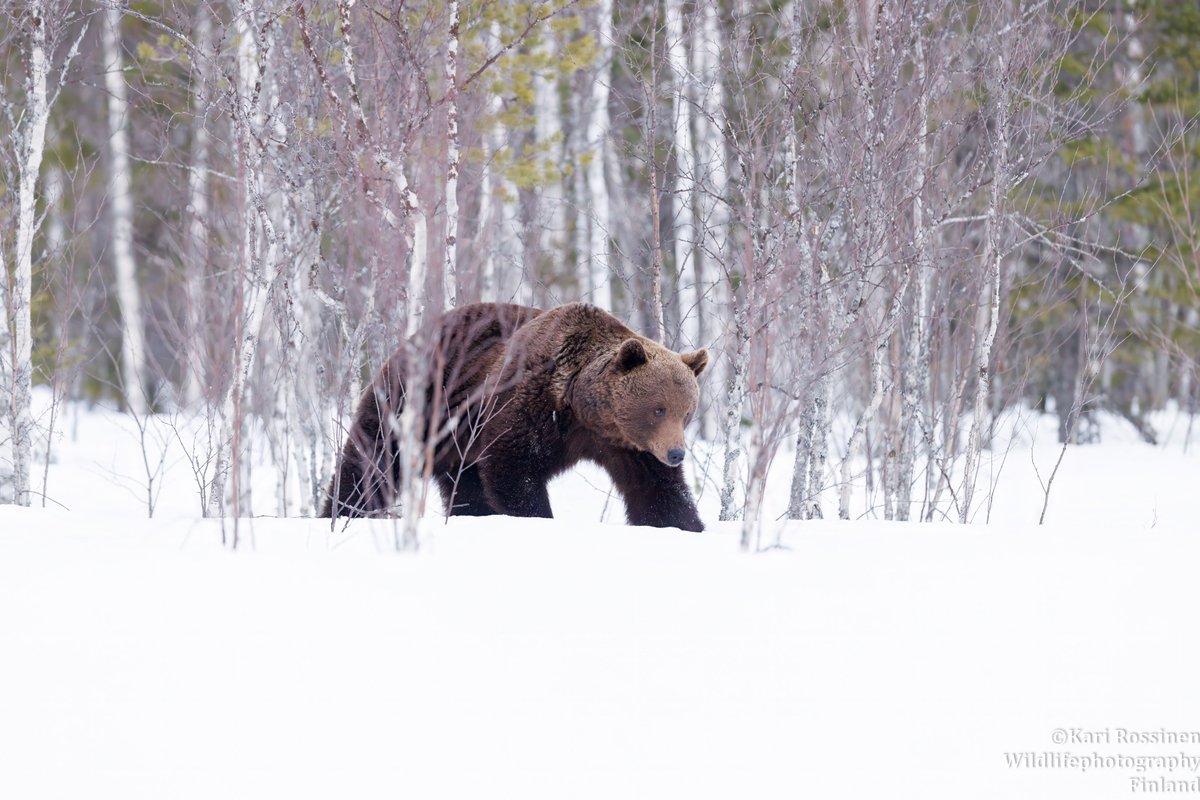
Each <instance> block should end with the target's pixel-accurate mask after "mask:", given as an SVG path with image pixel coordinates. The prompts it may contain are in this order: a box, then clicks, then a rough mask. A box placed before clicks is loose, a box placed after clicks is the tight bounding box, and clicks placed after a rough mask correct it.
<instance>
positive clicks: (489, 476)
mask: <svg viewBox="0 0 1200 800" xmlns="http://www.w3.org/2000/svg"><path fill="white" fill-rule="evenodd" d="M479 476H480V478H482V479H483V488H484V492H485V493H486V495H487V500H488V502H489V503H490V504H491V506H492V507H493V508H495V509H496V512H497V513H499V514H508V515H509V516H513V517H546V518H550V517H553V516H554V514H553V513H551V511H550V492H549V491H547V489H546V481H545V480H544V479H543V478H540V477H538V476H537V475H535V474H534V473H532V472H530V471H529V470H528V469H527V468H524V466H523V465H522V464H519V463H513V462H512V461H510V460H508V459H504V460H503V462H502V463H501V461H499V460H496V459H490V458H489V459H487V460H486V461H484V462H483V463H482V464H481V465H480V466H479Z"/></svg>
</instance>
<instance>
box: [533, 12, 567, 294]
mask: <svg viewBox="0 0 1200 800" xmlns="http://www.w3.org/2000/svg"><path fill="white" fill-rule="evenodd" d="M542 35H543V38H542V43H541V45H540V46H541V48H542V49H543V51H544V52H545V53H546V55H547V56H549V57H550V61H551V62H553V61H554V58H553V52H554V38H553V34H552V32H551V30H550V29H549V28H547V29H546V30H544V31H542ZM533 89H534V115H535V122H534V135H535V137H536V139H537V146H538V148H539V153H540V155H539V160H540V161H542V162H543V163H549V164H550V165H551V171H552V172H553V173H554V174H552V175H551V176H550V180H547V181H545V183H544V185H543V186H542V187H541V191H540V192H538V200H537V205H536V211H535V212H534V218H533V224H534V225H535V226H536V234H535V236H536V241H537V246H536V248H535V252H536V258H537V260H538V261H539V262H540V263H539V264H538V265H534V264H526V265H525V266H526V268H527V269H533V270H534V278H535V280H537V281H542V280H545V276H547V275H558V274H560V268H561V263H562V259H561V253H562V250H563V244H564V241H563V233H564V230H565V225H564V222H563V219H564V215H563V180H562V143H561V142H554V141H552V140H553V139H554V137H555V135H556V134H557V133H558V132H559V131H560V130H561V129H562V119H561V117H562V113H561V111H560V109H559V97H558V80H557V78H552V77H548V76H547V74H546V70H539V71H538V72H537V74H536V75H535V76H534V79H533ZM543 270H544V272H543ZM535 291H541V289H537V288H536V287H535Z"/></svg>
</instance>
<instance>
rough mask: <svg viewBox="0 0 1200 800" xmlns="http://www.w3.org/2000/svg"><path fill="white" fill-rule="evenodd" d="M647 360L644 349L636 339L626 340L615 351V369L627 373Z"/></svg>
mask: <svg viewBox="0 0 1200 800" xmlns="http://www.w3.org/2000/svg"><path fill="white" fill-rule="evenodd" d="M648 360H649V356H647V355H646V348H645V347H644V346H642V343H641V342H640V341H639V340H637V339H626V340H625V341H624V342H622V343H621V349H620V350H618V351H617V369H619V370H621V371H622V372H629V370H631V369H633V368H634V367H640V366H641V365H642V364H645V363H646V362H647V361H648Z"/></svg>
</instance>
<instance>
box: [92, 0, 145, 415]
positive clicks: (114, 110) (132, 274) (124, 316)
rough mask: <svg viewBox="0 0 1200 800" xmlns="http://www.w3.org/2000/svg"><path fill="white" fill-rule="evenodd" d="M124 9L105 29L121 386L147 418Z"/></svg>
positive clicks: (109, 11)
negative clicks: (134, 226)
mask: <svg viewBox="0 0 1200 800" xmlns="http://www.w3.org/2000/svg"><path fill="white" fill-rule="evenodd" d="M122 15H123V12H122V8H121V6H120V5H117V4H113V5H109V6H108V7H107V8H106V9H105V11H104V21H103V25H102V26H101V30H102V32H103V36H102V37H101V40H102V42H103V43H104V64H105V69H104V85H105V88H107V90H108V147H109V151H108V155H109V179H110V187H109V196H108V203H109V212H110V214H111V216H112V244H111V249H112V259H113V272H114V273H115V275H116V287H117V299H118V302H119V305H120V307H121V387H122V390H123V391H124V393H125V405H126V407H127V408H128V409H129V411H130V412H131V413H133V414H135V415H137V416H142V415H144V414H145V413H146V411H147V409H148V408H149V403H148V402H147V395H146V391H147V388H146V342H145V324H144V322H143V320H142V306H141V297H140V294H139V292H138V279H137V262H136V260H135V258H134V254H133V177H132V171H131V168H130V164H129V133H128V128H127V126H128V124H129V101H128V98H127V91H126V86H125V74H124V71H125V67H124V61H125V60H124V57H123V56H122V54H121V18H122Z"/></svg>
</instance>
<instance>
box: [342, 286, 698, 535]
mask: <svg viewBox="0 0 1200 800" xmlns="http://www.w3.org/2000/svg"><path fill="white" fill-rule="evenodd" d="M434 340H435V347H434V350H435V352H434V355H433V362H432V363H433V364H434V365H435V373H440V377H441V382H440V384H438V385H436V386H434V385H430V386H427V387H426V390H425V400H426V404H425V406H426V414H425V429H424V433H425V435H426V436H427V437H428V432H429V430H430V428H431V427H436V429H437V431H438V434H437V435H436V436H435V437H434V438H435V441H434V448H433V456H434V458H433V461H434V463H433V475H434V477H435V479H436V481H437V484H438V488H439V490H440V491H441V494H442V498H443V500H444V501H445V503H446V508H447V510H448V511H449V513H451V514H461V515H475V516H481V515H487V514H512V515H515V516H531V517H549V516H551V512H550V498H549V495H548V493H547V491H546V485H547V483H548V482H549V481H550V479H551V478H553V477H554V476H555V475H558V474H559V473H561V472H563V471H564V470H566V469H568V468H569V467H571V466H572V465H573V464H575V463H576V462H578V461H580V460H584V459H587V460H590V461H594V462H596V463H598V464H600V465H601V466H602V467H604V468H605V469H606V470H607V471H608V473H609V474H610V475H611V476H612V479H613V483H614V484H615V485H616V488H617V490H618V491H619V492H620V493H621V495H622V496H623V497H624V499H625V508H626V517H627V519H628V520H629V522H630V524H634V525H654V526H658V527H667V526H672V527H678V528H683V529H685V530H692V531H700V530H703V529H704V526H703V524H702V523H701V522H700V518H699V516H698V515H697V513H696V506H695V503H694V502H693V500H692V494H691V491H690V490H689V489H688V486H687V483H686V481H685V479H684V476H683V472H682V470H681V469H680V468H679V464H680V463H681V462H682V459H683V455H684V436H683V432H684V427H685V426H686V425H687V423H688V422H689V421H690V419H691V416H692V414H693V413H694V412H695V409H696V403H697V399H698V396H699V388H698V386H697V383H696V376H697V375H699V374H700V373H701V372H702V371H703V370H704V368H705V366H706V365H707V364H708V354H707V353H706V352H705V351H704V350H697V351H694V352H691V353H685V354H682V355H681V354H679V353H675V352H673V351H671V350H669V349H667V348H665V347H663V346H662V345H660V344H658V343H656V342H654V341H651V340H649V339H646V338H645V337H642V336H639V335H637V334H636V333H634V332H633V331H631V330H630V329H629V328H627V327H626V326H625V325H623V324H622V323H621V322H620V321H619V320H617V319H616V318H615V317H613V316H612V315H611V314H609V313H607V312H605V311H602V310H601V309H599V308H596V307H595V306H591V305H587V304H584V303H570V304H568V305H563V306H559V307H557V308H554V309H551V310H549V311H542V310H541V309H536V308H527V307H524V306H515V305H503V304H494V303H477V304H474V305H469V306H464V307H462V308H459V309H455V310H454V311H451V312H449V313H448V314H446V315H445V316H444V317H443V318H442V319H441V321H440V324H439V327H438V329H437V332H436V334H435V339H434ZM404 349H405V348H403V347H402V348H401V349H400V350H399V351H397V353H396V354H394V355H393V356H392V357H391V359H389V361H388V363H387V364H386V365H385V366H384V368H383V369H382V370H381V371H380V373H379V376H378V377H377V378H376V379H375V381H374V383H373V385H372V386H371V387H369V388H368V389H367V390H366V391H365V392H364V393H363V396H362V398H361V400H360V402H359V405H358V410H357V412H356V414H355V419H354V424H353V426H352V428H351V430H350V433H349V436H348V437H347V440H346V445H345V447H344V449H343V452H342V456H341V459H340V463H339V465H338V470H337V473H336V474H335V476H334V480H333V483H332V485H331V487H330V495H329V499H328V501H327V502H326V504H325V508H324V511H323V513H322V516H325V517H331V516H364V515H371V514H378V513H381V512H384V511H386V510H387V509H388V508H389V507H390V506H391V505H392V504H393V503H394V502H395V499H396V498H395V487H397V486H398V485H399V481H400V472H399V469H400V459H399V453H398V450H397V439H396V435H395V427H396V426H395V423H396V419H397V417H398V413H399V411H400V409H401V408H402V407H403V403H404V396H405V387H404V385H403V382H402V380H401V376H403V375H404V374H405V372H406V370H405V369H404V366H405V356H404ZM431 423H432V424H431Z"/></svg>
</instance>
